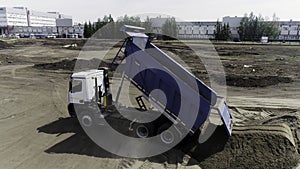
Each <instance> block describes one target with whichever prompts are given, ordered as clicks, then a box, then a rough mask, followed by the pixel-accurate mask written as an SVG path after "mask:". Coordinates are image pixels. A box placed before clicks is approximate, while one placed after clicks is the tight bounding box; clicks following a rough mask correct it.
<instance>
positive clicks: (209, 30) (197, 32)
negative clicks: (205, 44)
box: [177, 22, 216, 39]
mask: <svg viewBox="0 0 300 169" xmlns="http://www.w3.org/2000/svg"><path fill="white" fill-rule="evenodd" d="M177 27H178V38H179V39H211V38H213V37H214V31H215V29H216V22H177Z"/></svg>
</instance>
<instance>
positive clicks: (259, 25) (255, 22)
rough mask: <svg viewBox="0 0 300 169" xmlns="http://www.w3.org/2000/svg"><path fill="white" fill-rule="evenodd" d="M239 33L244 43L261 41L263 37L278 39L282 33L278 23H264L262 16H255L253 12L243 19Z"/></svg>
mask: <svg viewBox="0 0 300 169" xmlns="http://www.w3.org/2000/svg"><path fill="white" fill-rule="evenodd" d="M238 33H239V36H240V39H241V40H242V41H259V40H260V39H261V37H262V36H267V37H269V38H276V37H278V35H279V33H280V31H279V29H278V24H277V22H276V21H264V19H263V17H262V16H255V15H254V14H253V12H251V13H250V15H249V16H248V15H247V14H245V16H244V17H243V18H242V20H241V22H240V26H239V30H238Z"/></svg>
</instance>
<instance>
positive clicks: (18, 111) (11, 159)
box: [0, 40, 300, 169]
mask: <svg viewBox="0 0 300 169" xmlns="http://www.w3.org/2000/svg"><path fill="white" fill-rule="evenodd" d="M71 43H77V44H78V45H79V47H77V48H67V49H66V48H63V47H62V46H63V45H67V44H71ZM107 43H109V42H107ZM83 44H84V41H79V40H77V41H74V40H72V41H66V40H64V41H62V40H17V41H8V42H7V43H4V42H1V43H0V49H1V50H0V72H1V74H0V93H1V95H0V107H1V109H0V129H1V130H0V168H1V169H11V168H13V169H14V168H97V169H98V168H118V169H119V168H120V169H121V168H144V169H150V168H155V169H156V168H187V169H192V168H293V167H296V166H297V163H298V165H299V167H300V162H297V161H298V160H299V152H300V147H299V145H300V102H299V99H300V92H299V91H300V75H299V72H300V55H299V53H300V46H288V45H261V44H252V45H246V44H238V45H237V44H214V47H215V49H216V51H217V52H218V54H219V56H220V59H221V61H222V64H223V66H224V69H225V72H226V82H227V102H228V105H229V107H230V109H231V112H232V114H233V116H234V124H235V129H234V134H233V136H232V137H231V138H230V139H229V140H228V142H227V143H226V144H225V145H224V147H222V151H221V152H218V153H215V154H212V155H209V156H208V157H205V158H203V159H202V161H200V162H199V161H197V160H195V159H194V158H191V154H189V153H187V154H186V153H183V152H182V151H181V150H179V149H172V150H170V151H169V152H166V153H164V154H162V155H159V156H155V157H151V158H147V159H125V158H122V157H118V156H116V155H113V154H111V153H109V152H107V151H105V150H103V149H101V148H99V147H98V146H96V145H95V144H94V143H93V142H92V141H91V140H90V139H89V138H88V137H87V136H86V135H85V134H84V132H83V131H82V129H81V128H80V126H79V124H78V123H77V122H76V120H75V119H71V118H69V117H68V113H67V90H68V79H69V75H70V73H71V71H72V70H73V66H74V64H75V61H76V60H74V59H76V58H77V56H78V55H79V53H80V49H81V46H82V45H83ZM157 45H158V46H159V47H160V48H162V49H163V50H164V51H166V52H171V53H174V54H176V55H178V56H180V57H181V59H182V60H183V61H185V62H186V63H187V64H191V65H192V66H190V68H191V71H192V72H193V73H194V74H195V75H196V76H197V77H199V78H200V79H202V80H203V81H204V82H206V83H208V84H209V79H208V77H207V72H206V69H205V67H204V65H203V64H201V63H198V62H196V58H195V55H193V54H191V51H190V50H188V49H187V48H186V47H185V46H182V45H178V44H177V43H174V44H172V43H157ZM190 45H192V46H194V47H195V48H196V49H199V50H204V51H205V50H208V48H207V44H205V43H196V42H193V43H191V44H190ZM116 46H119V45H116ZM102 47H103V49H105V45H103V46H102ZM89 50H93V48H89ZM209 50H210V49H209ZM209 52H212V51H208V53H209ZM113 53H114V52H113ZM86 62H88V61H86ZM108 62H109V61H107V62H105V63H104V66H105V65H106V64H107V63H108ZM90 63H93V61H90V62H89V63H88V64H90ZM216 81H217V79H216ZM244 125H247V126H249V125H251V126H253V128H251V129H249V128H247V129H245V128H243V126H244ZM257 126H259V127H257ZM217 138H218V137H216V138H215V139H217ZM211 146H213V145H211ZM274 146H276V147H274ZM198 152H199V151H198ZM188 154H189V155H188ZM197 155H199V156H201V154H197Z"/></svg>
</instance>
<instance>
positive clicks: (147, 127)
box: [133, 123, 154, 138]
mask: <svg viewBox="0 0 300 169" xmlns="http://www.w3.org/2000/svg"><path fill="white" fill-rule="evenodd" d="M133 131H134V137H137V138H148V137H151V136H153V134H154V132H153V131H154V125H152V124H151V123H146V124H140V123H136V124H135V125H134V130H133Z"/></svg>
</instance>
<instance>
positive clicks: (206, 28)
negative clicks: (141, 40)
mask: <svg viewBox="0 0 300 169" xmlns="http://www.w3.org/2000/svg"><path fill="white" fill-rule="evenodd" d="M242 18H243V17H236V16H235V17H230V16H226V17H223V19H222V21H220V22H222V24H229V27H230V31H231V34H232V38H233V39H238V38H239V34H238V28H239V26H240V22H241V20H242ZM167 19H168V18H161V17H157V18H151V22H152V27H153V33H157V34H162V26H163V24H164V23H165V21H166V20H167ZM275 22H276V24H277V25H278V29H279V30H280V35H279V36H278V37H277V38H276V39H274V40H281V41H300V21H292V20H290V21H275ZM216 25H217V22H216V21H212V22H201V21H199V22H194V21H193V22H183V21H180V22H177V29H178V35H177V38H179V39H213V38H214V31H215V29H216Z"/></svg>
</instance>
